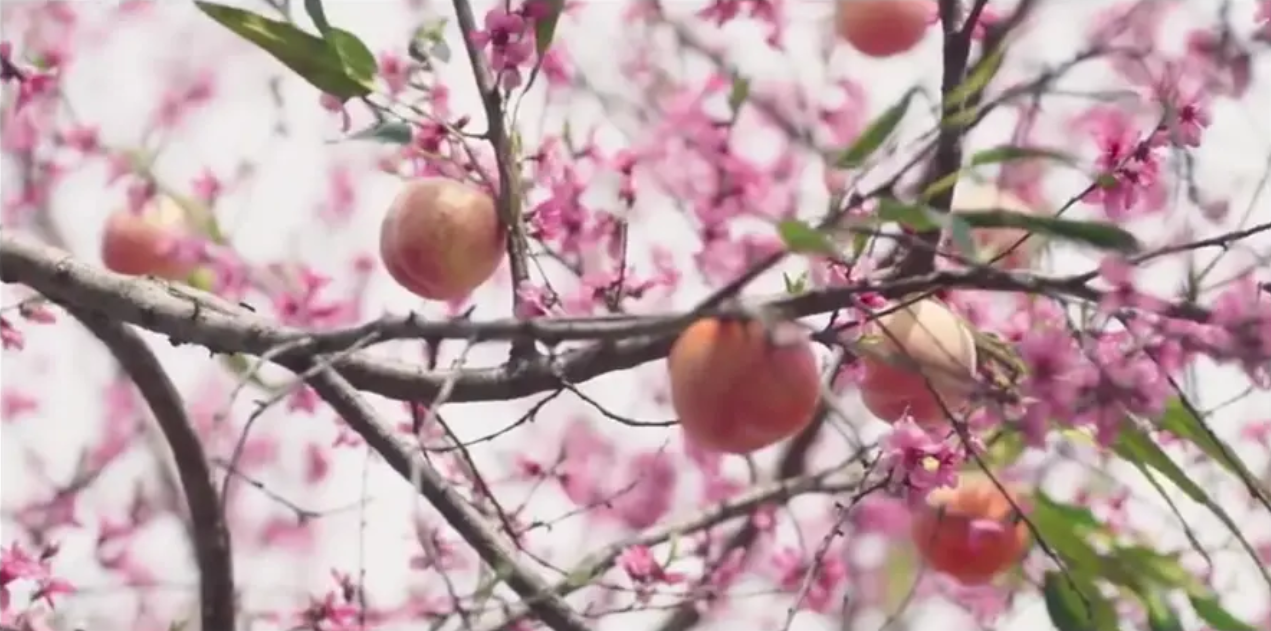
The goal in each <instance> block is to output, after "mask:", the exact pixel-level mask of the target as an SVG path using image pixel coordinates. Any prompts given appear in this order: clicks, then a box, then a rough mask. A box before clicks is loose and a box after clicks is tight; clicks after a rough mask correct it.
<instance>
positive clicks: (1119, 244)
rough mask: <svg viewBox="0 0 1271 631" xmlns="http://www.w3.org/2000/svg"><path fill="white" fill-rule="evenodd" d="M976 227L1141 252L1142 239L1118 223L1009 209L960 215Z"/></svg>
mask: <svg viewBox="0 0 1271 631" xmlns="http://www.w3.org/2000/svg"><path fill="white" fill-rule="evenodd" d="M958 217H960V218H961V219H963V220H964V221H966V222H967V224H969V225H970V226H971V227H973V228H1021V229H1023V230H1027V231H1028V232H1029V233H1030V234H1036V235H1042V236H1047V237H1052V238H1056V239H1064V240H1067V241H1075V242H1079V243H1084V244H1086V245H1089V246H1092V247H1096V248H1099V249H1101V250H1113V251H1116V252H1121V253H1126V254H1130V253H1134V252H1137V251H1139V249H1140V245H1139V240H1138V239H1136V238H1134V235H1132V234H1130V233H1129V232H1126V231H1125V230H1123V229H1121V228H1119V227H1117V226H1116V225H1115V224H1111V223H1106V222H1101V221H1083V220H1077V219H1062V218H1060V217H1048V216H1040V215H1032V214H1028V213H1020V212H1013V211H1009V210H1000V209H995V210H967V211H963V212H959V213H958Z"/></svg>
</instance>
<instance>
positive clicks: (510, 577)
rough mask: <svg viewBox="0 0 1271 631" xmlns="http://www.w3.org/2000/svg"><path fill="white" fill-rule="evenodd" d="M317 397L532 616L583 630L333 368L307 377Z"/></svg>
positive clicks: (559, 628)
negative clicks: (408, 485)
mask: <svg viewBox="0 0 1271 631" xmlns="http://www.w3.org/2000/svg"><path fill="white" fill-rule="evenodd" d="M309 384H310V385H311V386H313V389H314V391H316V392H317V393H318V396H320V397H322V399H323V400H324V401H326V402H327V404H328V405H330V406H331V407H332V408H333V409H334V410H335V411H336V413H337V414H339V415H340V416H341V417H342V418H343V419H344V421H345V422H346V423H348V424H349V427H351V428H352V429H353V431H355V432H357V433H358V435H360V436H361V437H362V439H363V440H365V441H366V444H367V445H369V446H370V447H371V448H372V449H374V450H375V452H376V453H378V454H379V455H380V457H382V458H384V461H385V462H386V463H388V466H390V467H392V468H393V470H394V471H396V472H397V473H398V475H400V476H402V479H404V480H409V481H410V482H411V483H412V484H414V485H415V488H416V489H417V490H418V491H419V493H420V494H421V495H423V496H424V498H425V499H427V500H428V501H429V502H430V503H431V504H432V505H433V506H434V507H435V508H436V509H437V511H438V512H439V513H441V516H442V517H443V518H445V520H446V521H447V522H448V523H449V524H450V525H451V526H452V527H453V528H454V529H455V530H456V531H457V532H458V533H459V535H460V536H462V537H463V538H464V540H465V541H467V542H468V545H470V546H472V548H473V549H474V550H476V552H477V554H478V555H480V557H481V559H482V560H483V561H484V562H485V563H486V565H488V566H490V567H491V568H492V569H493V570H494V572H495V573H496V574H497V575H498V576H500V577H502V578H503V579H504V580H505V581H506V582H507V584H508V586H509V587H511V588H512V590H513V591H514V592H516V594H517V595H518V596H520V597H521V598H522V599H524V600H525V601H527V602H528V603H530V609H531V611H533V612H534V615H535V616H537V617H538V618H539V619H540V620H542V621H543V622H544V623H545V624H546V625H547V626H548V627H550V628H552V629H554V630H555V631H587V630H588V628H589V626H588V624H587V622H586V621H585V620H584V619H583V618H582V617H581V616H579V615H578V613H577V612H575V611H573V610H572V609H571V608H570V607H569V605H568V604H567V603H565V601H564V600H563V599H561V598H559V597H557V596H554V595H552V594H551V593H550V589H551V588H550V586H549V585H548V584H547V583H546V582H544V581H543V579H542V578H541V577H539V576H537V575H536V574H535V573H534V571H533V570H531V569H529V568H526V567H524V566H522V565H521V564H520V563H518V562H517V560H516V559H515V558H514V554H515V552H514V551H513V550H512V549H511V547H510V546H508V545H507V544H505V543H504V542H503V541H502V540H500V538H499V536H498V534H496V533H495V532H494V531H492V530H491V529H490V528H489V527H487V526H486V525H485V523H483V521H482V519H481V516H480V515H479V514H477V512H476V511H475V510H473V509H472V508H471V507H470V506H468V505H467V504H465V503H464V501H463V499H462V498H461V497H459V495H458V494H456V493H455V492H454V491H453V490H452V489H451V488H450V484H449V483H448V482H447V481H446V479H445V478H444V477H443V476H442V475H441V473H440V472H438V471H437V470H436V469H435V468H433V466H432V465H431V464H430V463H429V462H428V460H427V459H426V458H424V457H423V456H422V455H421V454H420V453H418V452H412V451H408V450H407V448H406V446H405V445H404V444H402V443H401V442H399V441H398V440H397V438H395V437H394V436H393V433H392V432H391V431H390V430H389V429H388V428H386V427H385V426H384V424H383V423H382V422H381V421H380V420H379V419H378V418H377V416H376V414H375V412H374V410H372V409H371V407H370V406H369V405H367V403H366V401H365V400H364V399H363V398H362V397H361V396H360V395H359V394H358V392H357V391H356V390H354V389H353V387H352V386H351V385H349V382H348V381H346V380H345V379H344V378H343V377H341V376H340V375H339V374H337V373H336V372H335V371H334V370H330V369H328V370H323V371H320V372H318V373H317V374H315V375H312V376H310V377H309Z"/></svg>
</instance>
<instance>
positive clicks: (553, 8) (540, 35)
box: [534, 0, 565, 58]
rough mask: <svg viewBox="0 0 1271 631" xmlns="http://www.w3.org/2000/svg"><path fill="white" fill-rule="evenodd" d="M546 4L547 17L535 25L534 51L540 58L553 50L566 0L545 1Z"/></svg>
mask: <svg viewBox="0 0 1271 631" xmlns="http://www.w3.org/2000/svg"><path fill="white" fill-rule="evenodd" d="M544 4H546V5H547V15H545V16H543V17H542V18H540V19H539V20H538V21H536V22H535V23H534V49H535V50H536V51H537V52H538V56H539V57H540V58H541V57H542V56H543V55H544V54H545V53H547V49H548V48H551V46H552V38H553V37H555V36H556V25H557V24H558V23H560V14H561V13H562V12H564V10H565V0H545V2H544Z"/></svg>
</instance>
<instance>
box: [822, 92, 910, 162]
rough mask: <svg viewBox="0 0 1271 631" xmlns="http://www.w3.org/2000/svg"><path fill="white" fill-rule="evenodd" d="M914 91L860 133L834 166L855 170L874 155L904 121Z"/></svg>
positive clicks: (907, 93) (906, 94) (901, 98)
mask: <svg viewBox="0 0 1271 631" xmlns="http://www.w3.org/2000/svg"><path fill="white" fill-rule="evenodd" d="M917 93H918V92H917V91H916V90H909V91H908V92H906V93H905V95H904V96H902V97H900V100H899V101H897V102H896V104H895V105H892V106H891V107H889V108H887V111H885V112H883V113H882V115H880V116H879V117H878V118H877V119H875V120H874V122H872V123H870V124H869V126H868V127H866V128H865V130H864V131H862V132H861V135H860V137H859V138H857V139H856V142H854V143H852V146H851V147H848V148H847V150H846V151H844V152H843V153H842V154H840V155H839V157H838V160H837V161H836V162H835V164H836V165H837V166H838V168H840V169H855V168H857V167H860V166H861V165H862V164H864V163H865V161H866V160H868V159H869V157H870V156H872V155H874V152H875V151H878V148H879V147H881V146H883V143H885V142H887V139H888V138H890V137H891V135H892V132H894V131H896V128H897V127H899V126H900V121H902V120H904V118H905V114H906V113H907V112H908V111H909V104H910V103H911V102H913V99H914V95H916V94H917Z"/></svg>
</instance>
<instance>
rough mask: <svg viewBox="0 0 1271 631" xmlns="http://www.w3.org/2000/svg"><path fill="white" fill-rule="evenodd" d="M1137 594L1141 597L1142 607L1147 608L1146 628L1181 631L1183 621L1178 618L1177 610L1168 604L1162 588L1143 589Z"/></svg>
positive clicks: (1153, 630) (1156, 630)
mask: <svg viewBox="0 0 1271 631" xmlns="http://www.w3.org/2000/svg"><path fill="white" fill-rule="evenodd" d="M1139 595H1140V597H1141V598H1142V599H1143V607H1144V608H1146V609H1147V628H1148V629H1151V631H1183V623H1182V622H1181V621H1179V619H1178V612H1177V611H1174V608H1173V607H1172V606H1170V604H1169V601H1168V600H1166V597H1165V592H1164V591H1163V590H1159V589H1144V590H1143V591H1142V592H1140V594H1139Z"/></svg>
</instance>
